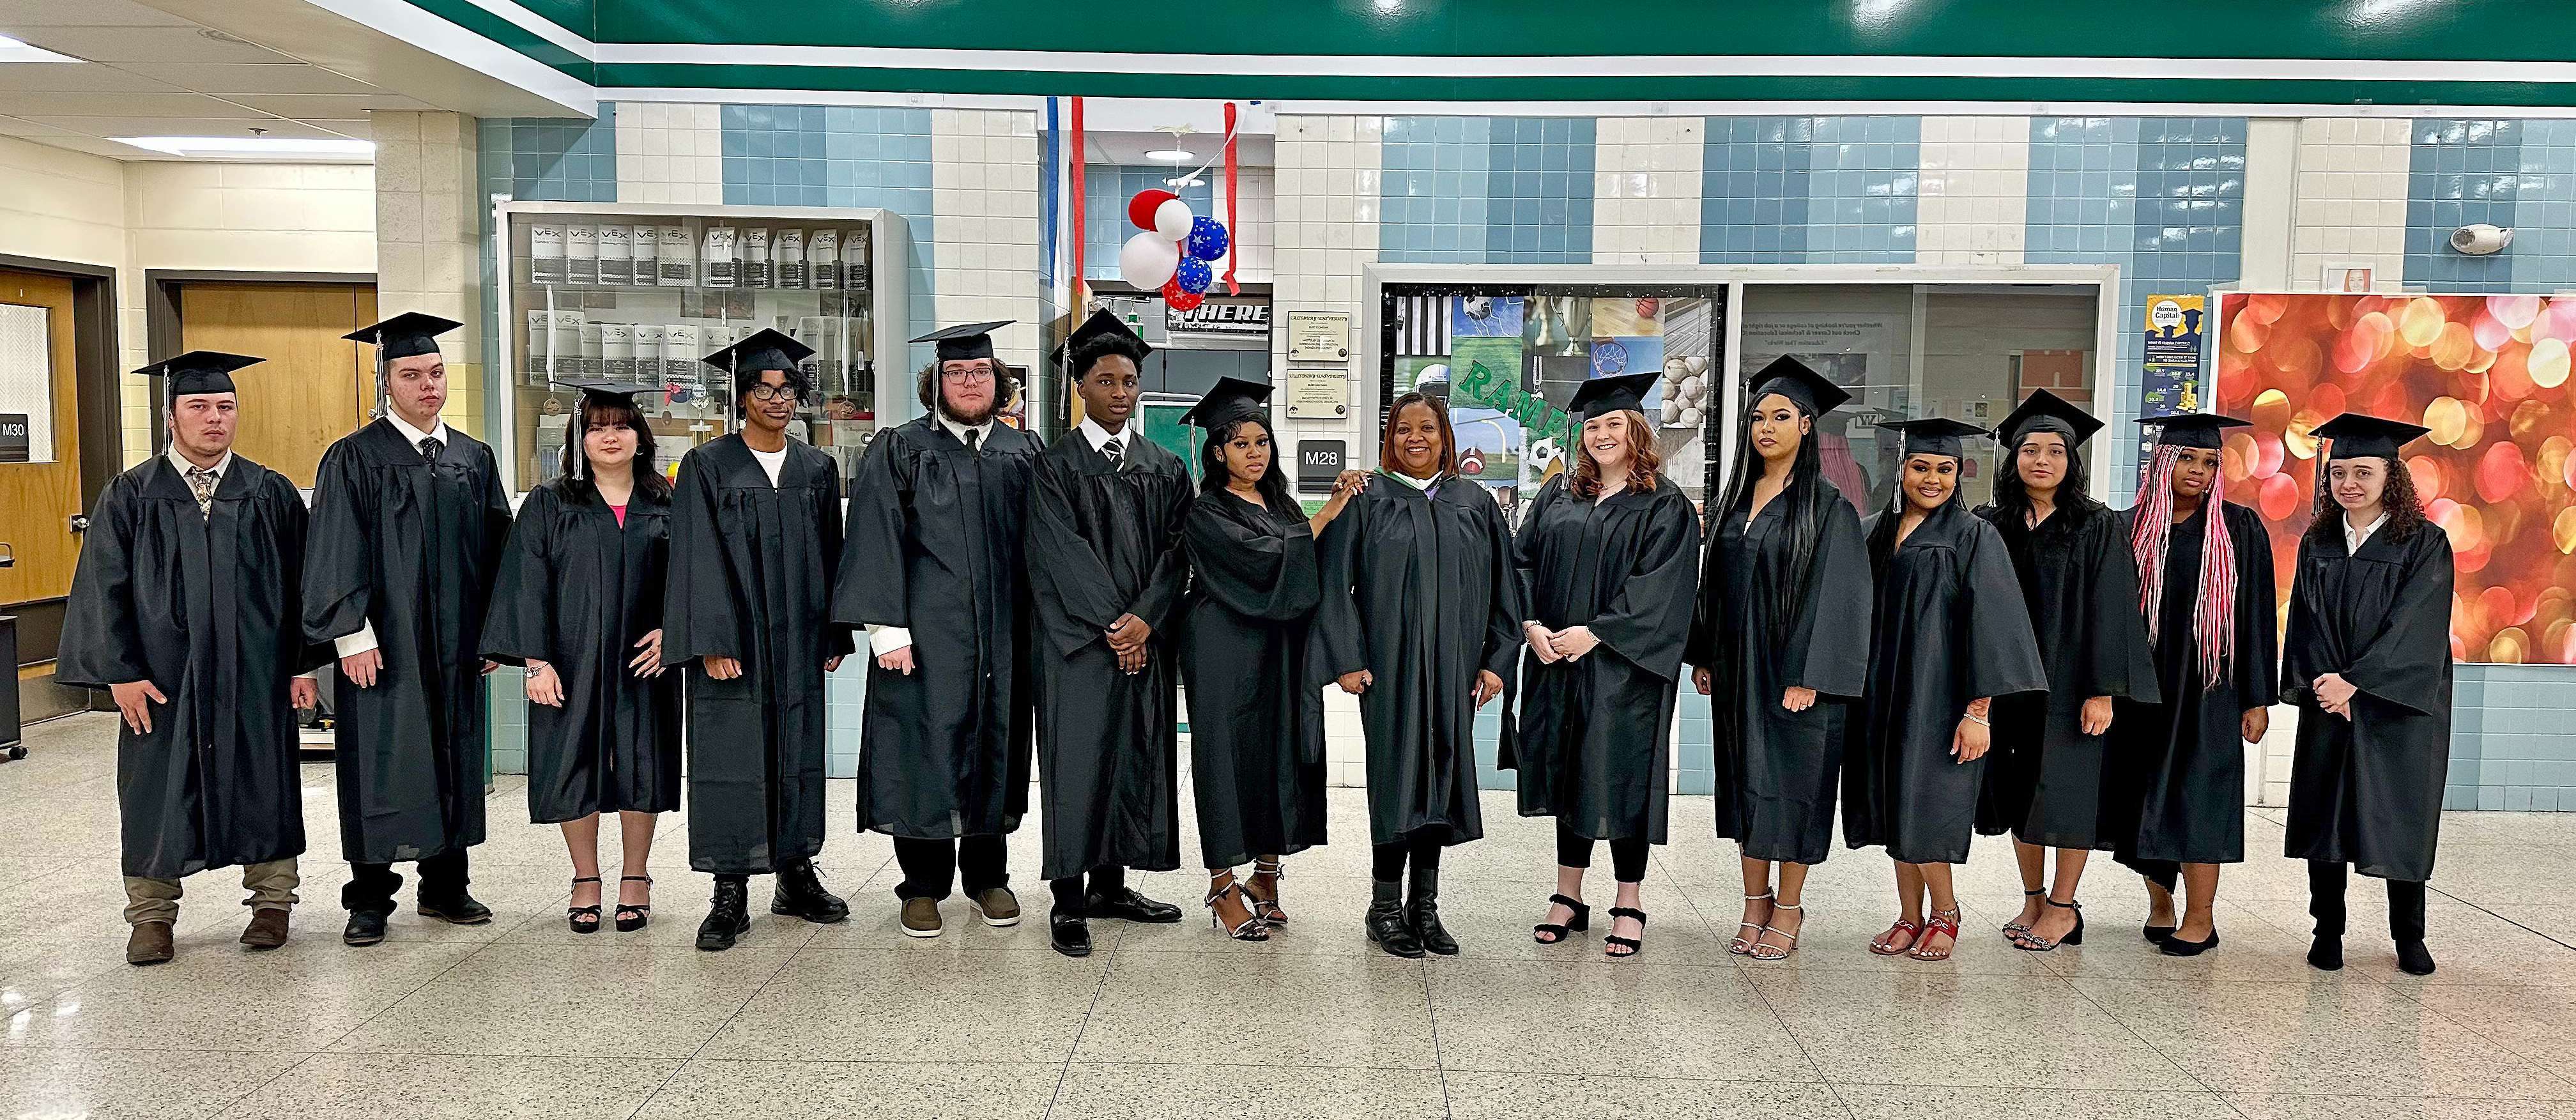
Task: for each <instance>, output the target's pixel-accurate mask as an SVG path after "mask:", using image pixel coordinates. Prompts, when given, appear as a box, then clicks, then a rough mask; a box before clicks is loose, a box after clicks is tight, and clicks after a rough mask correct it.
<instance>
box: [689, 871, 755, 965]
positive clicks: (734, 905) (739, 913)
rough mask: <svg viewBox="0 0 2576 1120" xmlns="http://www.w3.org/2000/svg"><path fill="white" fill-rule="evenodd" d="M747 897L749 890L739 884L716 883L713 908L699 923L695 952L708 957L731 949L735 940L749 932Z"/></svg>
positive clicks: (749, 920)
mask: <svg viewBox="0 0 2576 1120" xmlns="http://www.w3.org/2000/svg"><path fill="white" fill-rule="evenodd" d="M750 897H751V887H750V885H749V884H747V883H744V882H743V881H742V880H740V879H718V880H716V899H715V906H714V907H713V908H711V909H709V910H708V911H707V920H705V921H703V922H700V923H698V948H700V949H703V950H705V951H707V952H710V953H721V952H723V951H725V950H727V949H730V948H733V943H734V939H736V938H739V937H741V936H742V935H743V933H744V931H746V930H749V929H750V928H751V914H750V912H749V902H750Z"/></svg>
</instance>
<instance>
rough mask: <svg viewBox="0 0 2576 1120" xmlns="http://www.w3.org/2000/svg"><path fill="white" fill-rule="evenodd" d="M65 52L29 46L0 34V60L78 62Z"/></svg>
mask: <svg viewBox="0 0 2576 1120" xmlns="http://www.w3.org/2000/svg"><path fill="white" fill-rule="evenodd" d="M79 61H81V60H80V59H77V58H73V57H72V56H70V55H67V54H60V53H57V52H54V51H49V50H46V49H45V48H43V47H31V46H28V45H27V44H25V43H23V42H20V41H19V40H16V39H12V38H10V37H8V36H6V35H0V62H79Z"/></svg>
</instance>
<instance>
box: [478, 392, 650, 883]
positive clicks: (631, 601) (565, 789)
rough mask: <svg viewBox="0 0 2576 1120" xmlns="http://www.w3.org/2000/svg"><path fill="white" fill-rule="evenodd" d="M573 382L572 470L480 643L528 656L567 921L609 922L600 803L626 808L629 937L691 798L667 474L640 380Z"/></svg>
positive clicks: (538, 766)
mask: <svg viewBox="0 0 2576 1120" xmlns="http://www.w3.org/2000/svg"><path fill="white" fill-rule="evenodd" d="M574 387H575V388H578V389H580V390H581V395H582V399H581V403H579V404H577V405H575V406H574V411H573V416H572V423H571V424H569V425H567V426H566V427H565V429H564V449H563V462H564V473H563V474H562V476H561V477H558V478H554V479H551V480H549V481H547V482H545V483H543V484H541V485H539V486H538V487H537V488H536V489H534V490H531V491H529V492H528V497H527V499H526V500H525V501H523V502H521V503H520V504H519V518H518V521H517V523H516V524H515V525H513V526H512V528H511V530H510V543H509V546H508V547H507V548H506V549H505V550H504V551H503V552H502V554H501V571H500V576H499V578H498V580H497V581H496V582H495V583H494V584H493V588H492V609H491V613H490V614H489V615H487V616H486V618H485V620H484V623H483V655H484V656H485V657H489V658H491V659H493V660H495V661H499V662H501V663H502V664H505V665H522V666H525V667H526V668H527V693H528V819H529V820H531V821H533V822H535V823H537V824H555V825H561V826H562V827H563V835H564V846H565V847H566V848H567V849H568V850H569V851H570V852H571V854H572V866H573V875H574V878H573V881H572V899H571V902H570V903H569V904H568V905H567V907H566V913H565V917H564V921H565V923H566V924H568V925H570V926H571V927H572V931H573V932H574V933H596V932H598V931H599V909H600V894H601V887H600V877H599V815H600V814H601V813H615V814H617V815H618V827H619V832H620V835H621V837H622V839H623V841H624V843H623V844H622V845H621V854H622V855H623V857H624V860H625V867H624V869H623V870H622V871H620V873H619V874H620V878H619V880H618V885H617V913H616V922H617V929H618V931H619V932H621V933H631V932H633V931H635V930H639V929H642V928H644V926H645V924H646V923H647V922H649V921H650V920H651V918H652V913H653V905H652V885H653V877H652V872H651V869H650V868H651V862H652V855H653V826H654V824H655V817H654V814H657V813H668V812H670V811H672V810H674V809H677V808H679V807H680V730H681V727H680V678H679V677H678V675H676V674H670V675H666V674H664V673H663V671H662V670H663V664H662V590H663V585H664V583H665V581H666V580H667V579H668V578H669V573H670V570H671V524H670V522H671V484H670V482H669V481H667V480H665V479H664V478H663V477H662V472H661V471H660V470H658V469H656V468H655V466H654V463H653V431H652V428H651V427H649V426H648V425H646V424H645V422H644V412H643V410H642V409H639V408H637V407H636V406H635V397H634V394H635V392H636V390H635V389H633V388H631V387H628V386H623V385H614V384H608V383H605V382H600V383H582V384H579V385H576V386H574ZM630 884H632V885H630Z"/></svg>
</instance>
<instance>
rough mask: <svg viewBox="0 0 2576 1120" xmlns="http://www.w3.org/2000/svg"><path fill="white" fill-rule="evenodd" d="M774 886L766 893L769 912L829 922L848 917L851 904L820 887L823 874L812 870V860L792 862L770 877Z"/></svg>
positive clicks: (810, 920)
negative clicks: (768, 893)
mask: <svg viewBox="0 0 2576 1120" xmlns="http://www.w3.org/2000/svg"><path fill="white" fill-rule="evenodd" d="M772 879H773V880H774V881H775V886H774V888H773V889H772V890H771V892H770V895H769V912H770V913H772V914H785V915H788V916H790V917H796V918H803V919H805V920H806V921H809V922H820V923H823V924H825V925H829V924H831V923H833V922H838V921H842V920H844V919H846V918H848V917H849V916H850V904H849V903H847V902H843V901H841V896H839V895H836V894H833V893H832V892H830V891H827V890H824V889H823V877H822V875H821V874H820V873H818V872H816V871H815V870H814V864H813V862H812V861H810V860H809V861H806V862H804V863H791V864H788V865H787V866H785V867H781V868H779V869H778V874H777V875H775V876H772Z"/></svg>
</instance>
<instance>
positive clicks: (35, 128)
mask: <svg viewBox="0 0 2576 1120" xmlns="http://www.w3.org/2000/svg"><path fill="white" fill-rule="evenodd" d="M77 135H79V133H76V132H71V131H67V130H65V129H60V128H55V127H54V126H52V125H49V124H38V123H36V122H34V121H30V120H21V119H19V118H17V117H0V136H23V137H26V138H27V139H30V140H50V139H53V138H54V137H57V136H77Z"/></svg>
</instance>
